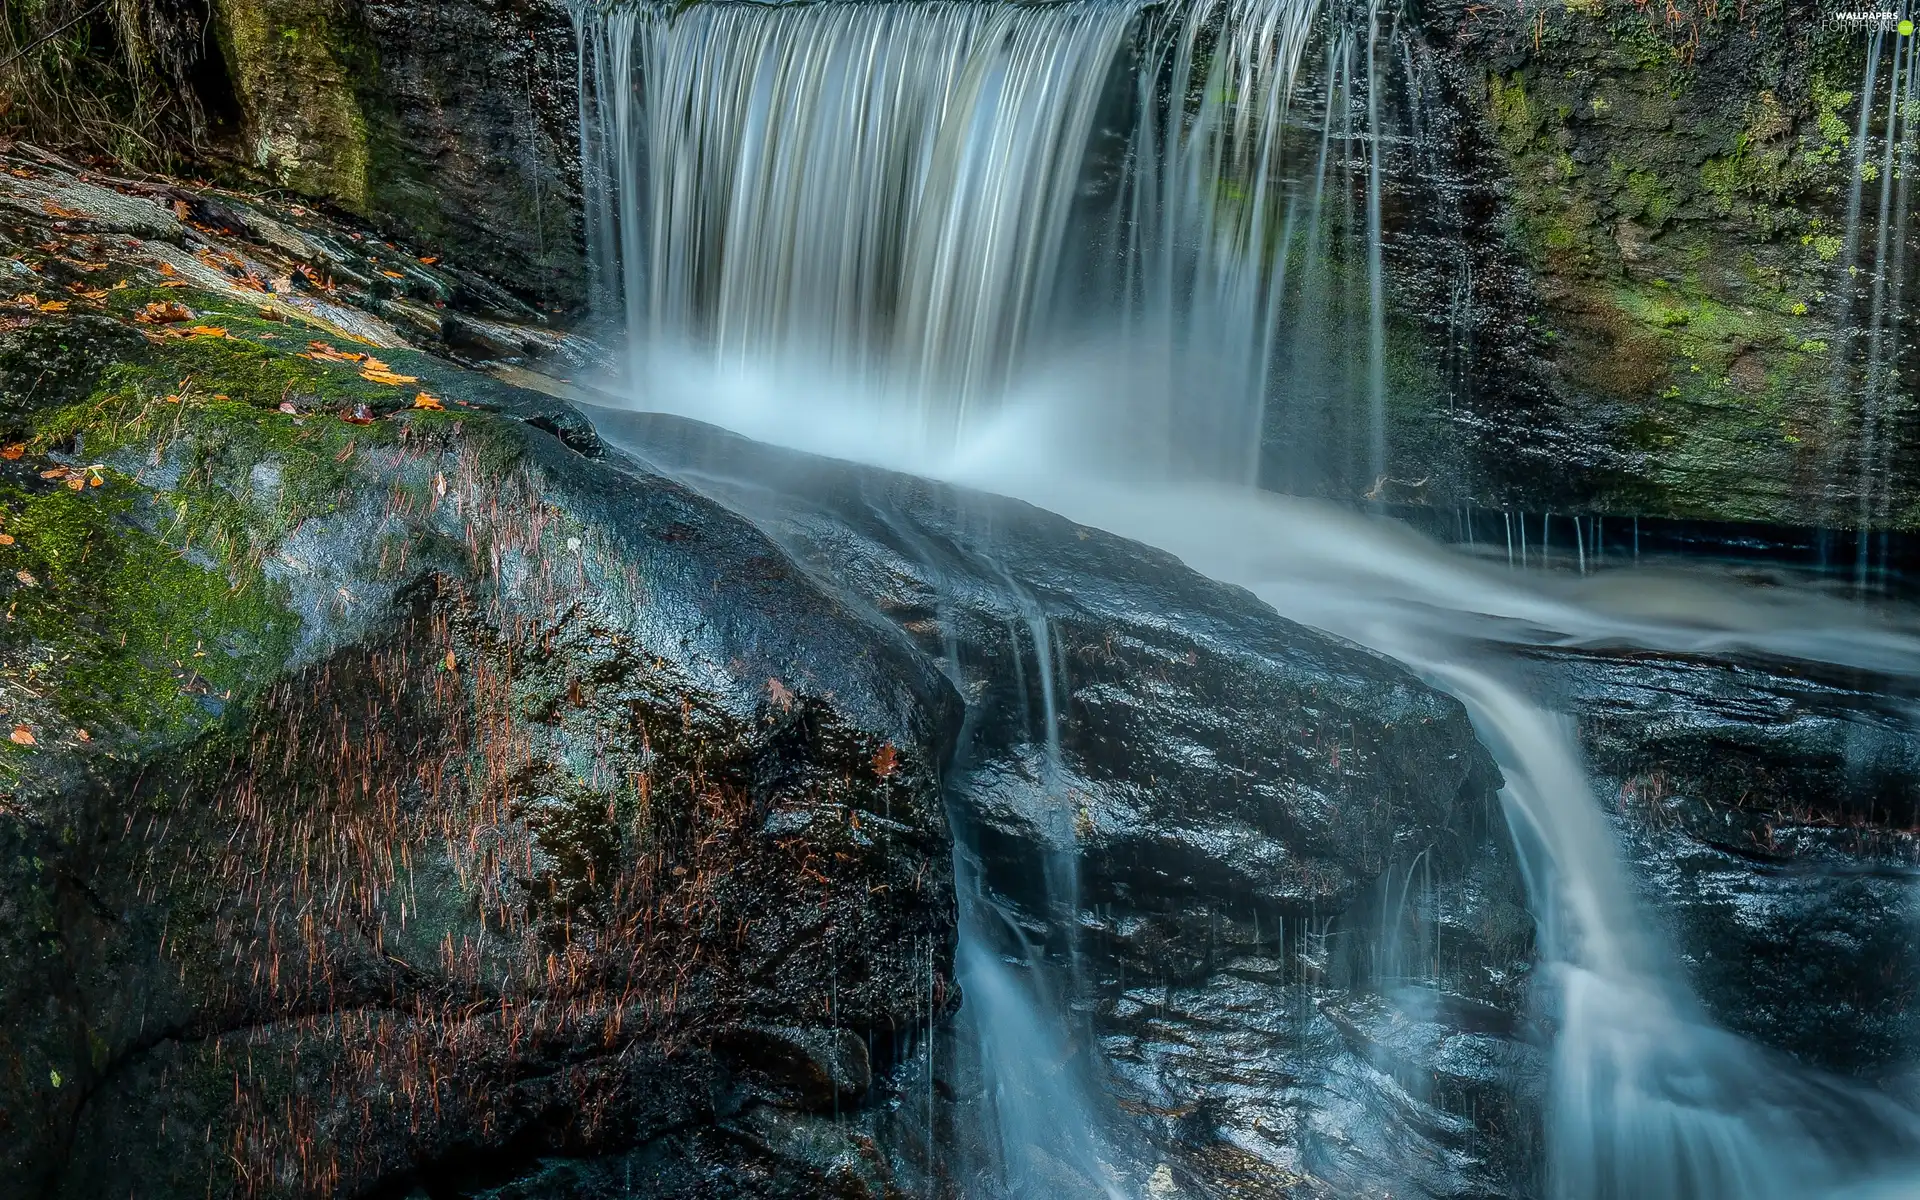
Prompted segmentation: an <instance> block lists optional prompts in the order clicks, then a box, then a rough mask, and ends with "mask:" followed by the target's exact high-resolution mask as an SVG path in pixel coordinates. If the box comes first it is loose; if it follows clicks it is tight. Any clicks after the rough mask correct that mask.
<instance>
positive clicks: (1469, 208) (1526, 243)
mask: <svg viewBox="0 0 1920 1200" xmlns="http://www.w3.org/2000/svg"><path fill="white" fill-rule="evenodd" d="M1844 8H1846V6H1844V5H1831V4H1791V3H1772V4H1743V5H1714V4H1704V5H1703V4H1680V5H1667V6H1666V7H1665V8H1664V9H1663V8H1661V7H1660V6H1658V5H1646V4H1639V5H1636V4H1633V3H1628V2H1627V0H1593V2H1591V3H1585V2H1583V3H1573V2H1571V0H1569V2H1568V3H1566V4H1564V5H1562V4H1554V5H1548V6H1546V7H1544V8H1527V9H1525V10H1520V9H1513V8H1500V7H1498V6H1495V7H1487V6H1481V5H1463V4H1451V3H1443V4H1440V5H1437V6H1433V7H1430V8H1428V9H1426V10H1424V11H1423V14H1422V15H1423V26H1424V32H1423V34H1422V35H1421V38H1420V42H1421V45H1420V50H1419V61H1421V62H1422V67H1423V70H1424V72H1425V76H1424V78H1426V79H1427V80H1428V81H1429V83H1428V84H1427V85H1426V86H1427V89H1428V90H1427V91H1426V93H1425V94H1424V95H1423V96H1422V97H1421V100H1422V101H1423V102H1424V103H1425V104H1426V105H1427V113H1428V115H1427V116H1426V118H1425V120H1426V122H1427V130H1426V132H1427V133H1428V134H1429V141H1430V143H1431V144H1430V146H1429V150H1428V153H1430V154H1432V155H1434V156H1436V159H1435V161H1436V162H1437V163H1438V166H1439V170H1438V171H1433V170H1429V171H1428V172H1427V175H1428V179H1427V180H1426V181H1424V182H1423V181H1422V179H1421V178H1420V173H1419V172H1416V171H1406V172H1402V173H1401V175H1402V177H1401V179H1400V182H1398V183H1397V184H1396V185H1395V186H1396V187H1397V188H1398V189H1399V191H1400V193H1401V195H1403V196H1404V197H1406V198H1407V208H1406V209H1404V210H1401V211H1400V219H1399V222H1398V228H1395V229H1390V230H1389V235H1388V246H1387V254H1388V259H1389V262H1390V263H1395V264H1397V271H1396V302H1397V306H1398V311H1399V312H1400V314H1401V319H1404V320H1408V321H1411V322H1413V323H1415V324H1424V326H1425V328H1426V329H1427V332H1428V334H1429V337H1428V343H1429V345H1431V346H1433V347H1434V348H1435V351H1436V352H1437V353H1438V355H1439V356H1440V357H1441V358H1442V359H1444V360H1445V361H1448V362H1450V363H1452V364H1453V365H1454V366H1456V367H1459V368H1461V369H1459V370H1457V371H1455V372H1454V374H1453V375H1451V376H1450V378H1452V379H1453V380H1454V381H1455V383H1454V386H1453V389H1452V391H1451V393H1450V394H1448V395H1446V396H1443V397H1439V398H1436V399H1433V400H1429V401H1428V402H1427V404H1428V407H1429V408H1434V407H1438V408H1443V409H1444V408H1449V407H1451V411H1452V412H1453V414H1454V418H1453V419H1454V424H1455V427H1456V428H1457V429H1459V430H1461V431H1462V432H1463V433H1464V435H1465V436H1464V438H1463V439H1462V440H1463V441H1464V443H1466V444H1468V445H1472V446H1476V447H1478V450H1477V451H1476V452H1475V453H1476V454H1477V457H1475V456H1474V455H1473V454H1470V455H1469V456H1468V457H1469V461H1463V462H1461V463H1460V464H1459V465H1458V468H1457V470H1458V475H1457V476H1456V482H1455V484H1454V486H1452V487H1451V488H1450V489H1447V490H1449V491H1450V492H1451V497H1450V498H1452V499H1455V500H1458V499H1463V498H1471V499H1475V500H1477V501H1479V502H1481V503H1493V504H1505V505H1515V506H1521V507H1531V508H1533V509H1535V510H1538V509H1541V508H1549V509H1552V508H1556V507H1558V508H1560V509H1562V510H1569V509H1573V510H1578V509H1584V510H1589V511H1602V512H1608V513H1620V514H1635V515H1661V516H1675V517H1707V518H1722V519H1738V520H1757V521H1776V522H1785V523H1790V524H1792V523H1799V524H1841V525H1848V524H1852V523H1854V522H1855V521H1857V520H1858V519H1859V518H1860V517H1861V515H1862V514H1863V513H1864V515H1865V516H1866V518H1867V519H1868V520H1869V522H1870V523H1873V524H1876V525H1892V526H1905V525H1907V524H1910V523H1911V518H1910V517H1909V516H1908V515H1907V511H1908V510H1907V505H1908V499H1907V497H1908V496H1909V495H1910V493H1911V490H1912V481H1911V479H1910V478H1909V476H1908V473H1907V467H1906V466H1905V461H1906V460H1907V459H1909V458H1910V456H1909V455H1907V454H1906V453H1905V451H1904V447H1905V446H1906V441H1905V440H1904V439H1905V438H1906V437H1907V436H1908V434H1907V433H1906V432H1905V431H1904V429H1903V426H1905V425H1907V424H1910V422H1907V421H1906V420H1905V419H1904V417H1903V416H1902V414H1904V413H1905V412H1906V411H1907V410H1906V404H1907V401H1906V398H1905V390H1904V389H1903V388H1902V387H1901V386H1900V385H1899V383H1898V380H1897V378H1896V377H1897V374H1898V369H1899V367H1900V366H1901V365H1902V362H1903V360H1900V359H1897V358H1896V359H1893V360H1889V361H1888V363H1887V364H1886V366H1885V368H1884V370H1885V371H1886V373H1887V374H1886V375H1883V376H1882V377H1881V378H1880V379H1879V381H1877V382H1875V383H1873V384H1872V385H1871V386H1870V385H1869V382H1868V381H1867V380H1865V379H1864V378H1863V377H1862V376H1861V373H1860V367H1859V365H1858V364H1860V363H1861V362H1863V361H1865V360H1866V358H1867V357H1868V354H1867V352H1868V349H1869V348H1868V346H1867V344H1866V343H1867V341H1868V338H1869V334H1868V332H1867V327H1868V325H1869V324H1870V321H1869V317H1870V313H1871V310H1872V308H1873V304H1874V301H1873V299H1872V296H1873V293H1874V291H1875V284H1874V279H1875V277H1876V273H1877V272H1879V271H1881V270H1882V269H1884V270H1885V271H1886V272H1888V273H1889V278H1888V282H1887V284H1886V287H1885V288H1884V289H1883V293H1882V294H1883V297H1884V296H1891V295H1892V294H1893V292H1892V290H1891V289H1892V287H1893V286H1894V283H1895V282H1896V281H1895V280H1894V279H1893V278H1892V277H1891V276H1892V275H1897V274H1898V273H1899V272H1900V271H1901V270H1902V269H1903V268H1902V267H1901V266H1900V265H1899V264H1900V261H1901V260H1899V259H1897V258H1895V257H1893V256H1892V255H1891V253H1889V254H1887V255H1880V254H1877V253H1876V246H1877V243H1878V237H1879V234H1878V233H1877V230H1878V228H1879V218H1878V215H1877V210H1878V205H1879V196H1880V183H1879V179H1880V171H1881V160H1882V158H1883V157H1886V156H1888V155H1891V158H1892V161H1893V162H1894V163H1895V164H1896V170H1897V164H1898V163H1901V162H1904V161H1905V157H1906V154H1907V150H1906V149H1905V148H1903V147H1901V146H1898V145H1896V146H1894V147H1892V148H1891V149H1889V147H1888V146H1887V142H1886V130H1885V129H1884V128H1883V126H1884V125H1885V120H1884V118H1885V117H1886V115H1887V113H1886V112H1885V111H1883V110H1885V109H1886V108H1887V103H1888V102H1887V87H1886V80H1885V77H1886V64H1884V63H1883V64H1882V69H1881V71H1880V73H1879V76H1880V81H1879V83H1878V84H1876V95H1875V101H1874V107H1873V110H1872V111H1871V112H1870V113H1869V114H1868V119H1867V120H1866V121H1865V122H1864V123H1863V121H1862V107H1863V103H1864V97H1863V94H1862V91H1863V83H1864V82H1865V67H1866V53H1865V51H1866V48H1867V35H1866V33H1865V32H1864V31H1863V28H1862V27H1860V26H1854V25H1847V24H1844V23H1842V22H1840V21H1837V20H1836V19H1834V14H1835V13H1836V12H1837V11H1839V10H1840V9H1844ZM1897 115H1899V116H1900V117H1901V118H1902V119H1903V120H1904V119H1905V116H1906V115H1905V114H1904V113H1900V114H1897ZM1902 128H1904V126H1902ZM1863 131H1864V133H1865V137H1866V149H1867V151H1868V152H1867V153H1865V155H1864V161H1862V162H1859V163H1857V162H1856V152H1857V151H1859V150H1860V149H1861V146H1860V139H1861V134H1862V132H1863ZM1407 165H1408V166H1412V165H1413V164H1410V163H1409V164H1407ZM1432 165H1433V164H1429V166H1432ZM1436 182H1437V183H1438V185H1439V186H1438V187H1437V188H1435V187H1433V186H1432V185H1433V184H1435V183H1436ZM1863 190H1864V193H1865V195H1864V202H1863V203H1859V204H1858V207H1857V208H1856V207H1855V205H1856V203H1857V201H1856V197H1857V195H1858V194H1859V193H1860V192H1862V191H1863ZM1435 210H1438V211H1437V212H1436V211H1435ZM1393 211H1394V210H1393V209H1392V208H1391V207H1390V214H1391V213H1392V212H1393ZM1850 211H1854V212H1857V213H1859V214H1860V216H1859V219H1857V220H1854V221H1851V222H1850V220H1849V212H1850ZM1896 217H1897V214H1890V216H1889V217H1888V220H1893V219H1895V218H1896ZM1390 219H1391V218H1390ZM1441 232H1444V233H1445V234H1446V236H1448V237H1450V238H1453V239H1457V240H1458V241H1459V242H1461V243H1462V244H1463V245H1464V249H1459V250H1455V249H1454V248H1452V247H1449V248H1448V249H1447V250H1441V249H1438V248H1435V247H1433V246H1431V245H1430V244H1429V242H1430V239H1432V238H1433V237H1434V236H1435V235H1436V233H1441ZM1900 240H1901V238H1900V235H1899V233H1898V231H1895V232H1894V236H1893V238H1892V242H1893V243H1894V244H1895V245H1896V246H1897V243H1898V242H1899V241H1900ZM1456 260H1457V261H1456ZM1876 264H1878V265H1876ZM1450 286H1451V287H1452V288H1453V289H1454V290H1453V291H1451V292H1450V291H1448V290H1447V289H1448V288H1449V287H1450ZM1462 288H1464V289H1465V290H1464V291H1461V290H1459V289H1462ZM1462 296H1470V297H1471V302H1470V304H1469V305H1468V309H1467V312H1468V314H1469V315H1468V318H1467V320H1466V323H1465V324H1466V329H1465V332H1466V333H1467V334H1468V336H1467V338H1466V339H1465V342H1464V348H1463V346H1462V344H1461V339H1460V334H1461V332H1462V328H1461V325H1460V323H1459V309H1458V305H1459V303H1460V300H1461V297H1462ZM1882 302H1883V303H1887V302H1888V301H1886V300H1884V299H1883V301H1882ZM1447 305H1452V306H1453V307H1452V308H1446V307H1445V306H1447ZM1449 329H1450V330H1451V332H1450V333H1449V332H1448V330H1449ZM1442 337H1447V338H1450V339H1451V343H1452V344H1451V346H1450V343H1449V341H1444V340H1441V338H1442ZM1449 356H1451V357H1449ZM1890 378H1891V379H1892V382H1888V380H1889V379H1890ZM1409 440H1410V442H1411V443H1412V444H1414V445H1415V446H1416V447H1417V446H1418V438H1417V437H1415V438H1410V439H1409ZM1402 473H1403V474H1404V473H1406V472H1404V471H1403V472H1402ZM1863 490H1864V491H1865V492H1867V493H1868V495H1867V507H1866V508H1865V509H1864V510H1863V509H1862V507H1861V504H1862V492H1863Z"/></svg>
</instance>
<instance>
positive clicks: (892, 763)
mask: <svg viewBox="0 0 1920 1200" xmlns="http://www.w3.org/2000/svg"><path fill="white" fill-rule="evenodd" d="M899 765H900V752H899V751H898V750H895V749H894V748H893V743H892V742H888V743H887V744H886V745H884V746H882V747H880V752H879V753H877V754H875V755H874V756H873V772H874V774H876V775H878V776H879V777H880V778H882V779H885V778H886V777H887V776H889V775H891V774H893V772H894V769H895V768H896V767H898V766H899Z"/></svg>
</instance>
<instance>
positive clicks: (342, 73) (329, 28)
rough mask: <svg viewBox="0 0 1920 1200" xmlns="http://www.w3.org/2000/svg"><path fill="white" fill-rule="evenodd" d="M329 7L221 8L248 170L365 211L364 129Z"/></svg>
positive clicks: (238, 4)
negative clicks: (243, 120)
mask: <svg viewBox="0 0 1920 1200" xmlns="http://www.w3.org/2000/svg"><path fill="white" fill-rule="evenodd" d="M339 20H340V15H339V8H338V6H337V5H335V4H333V3H331V2H330V0H215V3H214V5H213V27H214V31H215V33H216V36H217V38H218V41H219V44H220V49H221V52H222V54H223V56H224V57H225V59H226V63H227V73H228V76H229V77H230V78H231V79H232V81H233V86H234V91H235V92H236V94H237V95H238V97H239V100H240V104H241V109H242V111H243V112H244V114H245V117H246V133H245V136H246V139H247V143H248V146H247V151H248V155H249V157H250V159H251V165H252V166H253V167H255V168H256V169H258V170H260V171H263V172H265V173H266V174H267V175H268V176H270V177H271V178H273V179H275V180H276V181H277V182H278V183H279V184H280V185H281V186H283V187H291V188H295V189H297V190H299V191H301V192H304V193H306V194H308V195H312V196H319V197H324V198H326V199H329V200H332V201H334V202H336V203H338V204H340V205H342V206H343V207H346V208H348V209H351V210H353V211H356V212H364V211H366V205H367V163H368V155H367V127H366V118H365V117H364V116H363V115H362V113H361V110H360V102H359V99H358V96H357V95H356V93H355V89H354V80H353V77H352V73H351V71H350V69H349V67H348V65H347V64H346V63H343V62H342V61H341V55H340V53H339V51H338V46H337V40H338V38H339V36H340V33H339V30H338V29H337V28H336V25H337V23H338V22H339Z"/></svg>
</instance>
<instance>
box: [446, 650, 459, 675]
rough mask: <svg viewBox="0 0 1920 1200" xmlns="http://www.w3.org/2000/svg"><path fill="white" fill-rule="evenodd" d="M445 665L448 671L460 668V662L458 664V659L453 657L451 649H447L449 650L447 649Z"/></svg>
mask: <svg viewBox="0 0 1920 1200" xmlns="http://www.w3.org/2000/svg"><path fill="white" fill-rule="evenodd" d="M445 665H446V668H447V670H449V671H457V670H459V669H460V664H459V662H458V661H457V660H456V659H455V658H454V657H453V651H451V650H449V651H447V658H446V664H445Z"/></svg>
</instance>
